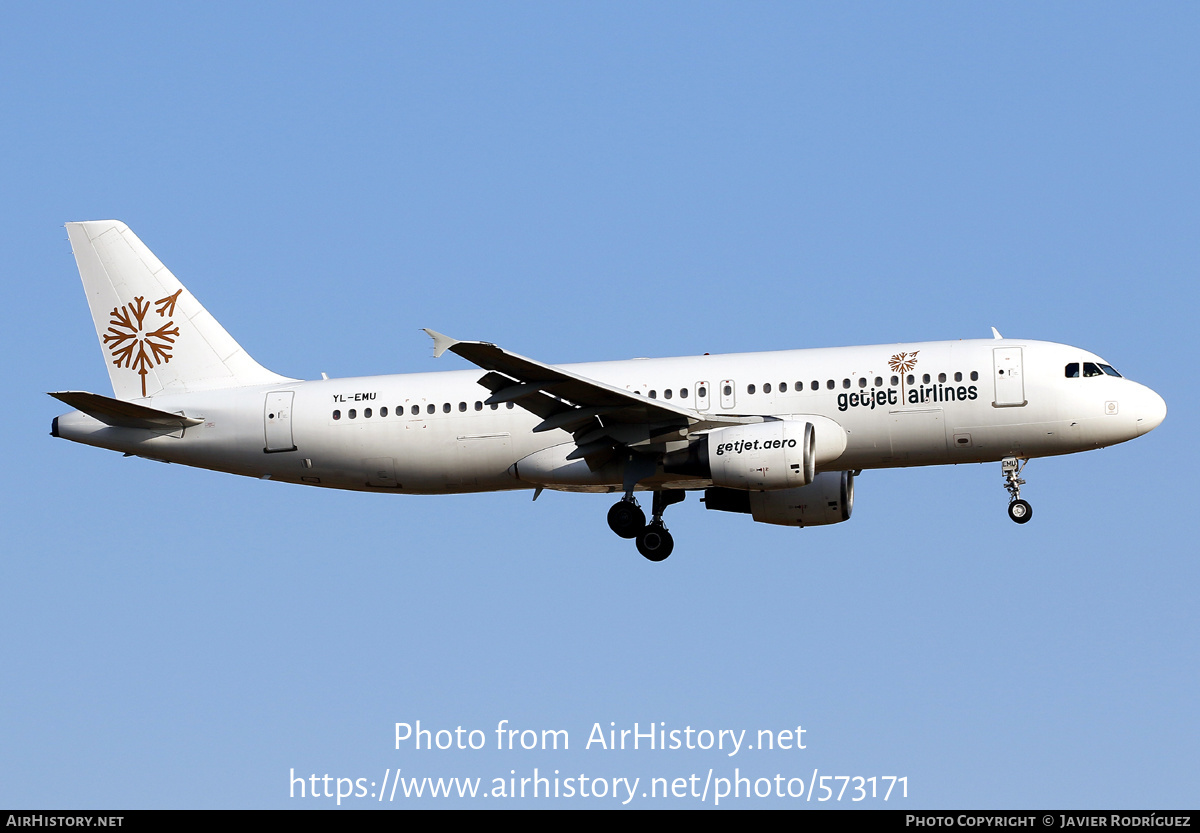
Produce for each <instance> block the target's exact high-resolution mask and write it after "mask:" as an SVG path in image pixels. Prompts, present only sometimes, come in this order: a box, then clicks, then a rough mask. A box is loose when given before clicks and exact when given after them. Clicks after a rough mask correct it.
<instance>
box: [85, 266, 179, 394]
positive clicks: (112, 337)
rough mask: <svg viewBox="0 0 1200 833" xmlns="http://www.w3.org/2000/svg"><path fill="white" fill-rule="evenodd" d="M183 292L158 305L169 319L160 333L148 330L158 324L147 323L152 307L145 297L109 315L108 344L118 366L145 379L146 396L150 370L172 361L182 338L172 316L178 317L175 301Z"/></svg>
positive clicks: (158, 309)
mask: <svg viewBox="0 0 1200 833" xmlns="http://www.w3.org/2000/svg"><path fill="white" fill-rule="evenodd" d="M182 292H183V290H182V289H179V290H176V291H175V293H174V294H173V295H168V296H167V297H165V298H159V299H158V300H157V301H155V302H154V311H155V313H156V314H157V315H158V317H159V319H166V323H165V324H162V325H161V326H160V327H158V329H156V330H150V329H148V328H149V327H151V326H153V324H154V323H157V322H154V321H151V322H149V323H148V322H147V321H146V315H147V313H149V312H150V304H148V303H146V299H145V296H138V297H136V298H134V299H133V301H131V302H130V303H128V304H125V305H123V306H120V307H113V309H112V312H110V313H109V316H110V319H109V322H108V332H107V333H105V334H104V344H105V346H106V347H107V348H108V351H109V353H110V354H111V355H112V357H113V364H114V365H116V366H117V367H127V368H130V369H131V370H136V371H137V372H138V374H139V375H140V376H141V377H142V396H145V395H146V374H147V373H149V372H150V369H151V368H152V367H158V366H159V365H160V364H166V363H167V362H169V361H171V351H172V350H174V349H175V339H176V338H178V337H179V328H178V327H176V326H175V322H174V321H173V320H172V317H173V316H174V315H175V302H176V301H178V300H179V296H180V294H182Z"/></svg>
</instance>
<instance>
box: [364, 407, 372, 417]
mask: <svg viewBox="0 0 1200 833" xmlns="http://www.w3.org/2000/svg"><path fill="white" fill-rule="evenodd" d="M370 418H371V409H370V408H367V409H366V410H364V411H363V419H370Z"/></svg>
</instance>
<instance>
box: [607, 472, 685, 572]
mask: <svg viewBox="0 0 1200 833" xmlns="http://www.w3.org/2000/svg"><path fill="white" fill-rule="evenodd" d="M686 495H687V493H686V492H685V491H683V490H682V489H661V490H659V491H657V492H655V493H654V503H653V506H652V509H651V512H652V513H653V516H652V518H651V519H650V523H646V513H645V512H643V511H642V509H641V507H640V506H638V502H637V500H636V499H635V498H634V497H633V495H632V494H627V495H625V497H623V498H621V500H619V501H618V502H616V503H614V504H613V506H612V508H611V509H609V510H608V526H609V528H610V529H612V531H613V532H615V533H617V535H620V536H621V537H622V538H634V539H636V542H637V548H638V552H640V553H641V554H642V555H643V556H645V557H646V558H648V559H649V560H650V561H662V560H663V559H665V558H666V557H667V556H668V555H670V554H671V550H673V549H674V548H675V541H674V539H672V538H671V533H670V532H668V531H667V527H666V526H665V525H664V524H663V520H662V516H663V512H665V511H666V510H667V507H668V506H670V505H671V504H673V503H679V502H680V501H681V500H683V499H684V497H685V496H686Z"/></svg>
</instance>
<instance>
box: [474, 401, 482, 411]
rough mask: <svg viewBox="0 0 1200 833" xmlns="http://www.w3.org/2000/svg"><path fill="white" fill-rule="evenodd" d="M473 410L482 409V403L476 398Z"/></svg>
mask: <svg viewBox="0 0 1200 833" xmlns="http://www.w3.org/2000/svg"><path fill="white" fill-rule="evenodd" d="M475 410H477V411H482V410H483V403H482V402H480V401H479V400H478V399H476V400H475Z"/></svg>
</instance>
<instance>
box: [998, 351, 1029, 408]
mask: <svg viewBox="0 0 1200 833" xmlns="http://www.w3.org/2000/svg"><path fill="white" fill-rule="evenodd" d="M992 363H993V365H994V370H993V375H994V377H995V379H996V399H995V401H993V402H992V404H993V405H994V406H996V407H997V408H1019V407H1020V406H1022V405H1024V404H1025V374H1024V372H1023V371H1022V369H1021V348H1020V347H997V348H995V349H993V350H992Z"/></svg>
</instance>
